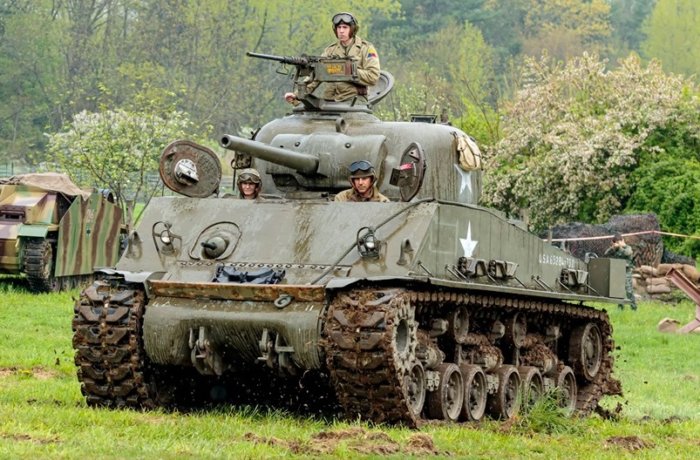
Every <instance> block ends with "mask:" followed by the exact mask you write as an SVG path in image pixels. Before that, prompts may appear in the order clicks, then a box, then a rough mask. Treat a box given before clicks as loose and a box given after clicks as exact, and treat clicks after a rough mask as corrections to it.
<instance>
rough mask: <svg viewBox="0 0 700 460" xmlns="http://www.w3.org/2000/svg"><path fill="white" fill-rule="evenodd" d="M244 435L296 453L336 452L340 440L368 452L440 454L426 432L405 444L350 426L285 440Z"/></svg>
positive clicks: (248, 439)
mask: <svg viewBox="0 0 700 460" xmlns="http://www.w3.org/2000/svg"><path fill="white" fill-rule="evenodd" d="M244 439H245V440H246V441H249V442H254V443H261V444H267V445H270V446H278V447H282V448H285V449H288V450H289V451H290V452H292V453H294V454H302V455H321V454H331V453H333V452H334V451H335V450H336V449H337V448H338V447H339V446H340V445H341V444H344V445H345V446H346V448H347V449H349V450H352V451H355V452H358V453H361V454H365V455H393V454H397V453H401V454H406V455H438V454H440V452H439V451H438V450H437V449H436V448H435V444H434V443H433V438H432V437H430V436H429V435H427V434H423V433H416V434H413V435H411V437H410V438H409V439H408V441H407V442H406V443H405V444H400V443H398V442H396V441H394V440H392V439H391V438H390V437H389V436H388V435H387V434H386V433H382V432H378V431H367V430H365V429H363V428H348V429H346V430H339V431H321V432H320V433H317V434H315V435H314V436H312V437H311V439H310V440H308V441H306V440H298V439H296V440H285V439H279V438H275V437H267V438H266V437H261V436H258V435H256V434H254V433H246V434H245V436H244Z"/></svg>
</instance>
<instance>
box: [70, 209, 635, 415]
mask: <svg viewBox="0 0 700 460" xmlns="http://www.w3.org/2000/svg"><path fill="white" fill-rule="evenodd" d="M183 215H186V216H187V219H183V218H182V216H183ZM348 216H351V217H348ZM370 234H371V238H368V237H369V236H370ZM163 236H165V238H163ZM222 241H223V242H224V243H222ZM270 241H274V242H275V244H270V243H269V242H270ZM203 242H204V243H216V244H208V246H209V247H205V246H206V245H205V246H202V243H203ZM370 242H371V243H372V244H368V243H370ZM166 243H168V244H166ZM617 262H618V261H614V260H608V259H598V260H597V261H594V263H591V264H588V265H587V264H585V263H584V262H582V261H580V260H577V259H574V258H573V257H571V256H570V255H568V254H566V253H564V252H562V251H560V250H558V249H557V248H554V247H552V246H549V245H547V244H546V243H544V242H543V241H541V240H540V239H538V238H536V237H535V236H533V235H531V234H529V233H528V232H527V231H525V230H523V229H522V228H520V227H518V226H517V225H514V224H512V223H509V222H508V221H506V220H505V219H503V218H501V217H500V216H499V215H497V214H495V213H494V212H492V211H490V210H487V209H484V208H480V207H477V206H470V205H460V204H456V203H446V202H434V201H431V202H428V201H426V202H414V203H366V204H362V205H358V204H356V203H329V202H323V203H321V202H294V203H290V202H277V201H266V202H259V203H251V202H246V201H243V200H221V199H211V200H209V199H204V200H201V199H200V200H197V199H190V198H161V199H158V200H156V202H155V203H152V204H151V206H149V208H148V209H147V210H146V213H145V214H144V216H143V219H142V223H141V224H140V226H139V228H138V229H137V232H136V233H135V234H134V235H132V237H131V240H130V247H129V248H128V249H127V252H126V253H125V255H124V256H123V257H122V259H121V260H120V262H119V264H118V265H117V270H115V271H114V272H111V276H109V277H108V278H111V280H105V281H101V282H97V283H95V284H94V285H93V286H91V287H90V288H88V289H86V290H85V291H83V293H82V294H81V297H80V299H79V300H78V302H77V303H76V306H75V319H74V322H73V329H74V331H75V334H74V339H73V344H74V347H75V349H76V363H77V365H78V366H79V371H78V376H79V380H80V381H81V388H82V392H83V394H84V395H85V396H86V399H87V401H88V404H90V405H105V406H132V407H155V406H159V405H164V406H170V405H178V404H181V403H183V402H187V401H186V400H189V399H191V397H192V392H193V391H195V392H202V394H203V396H204V397H206V396H207V394H208V391H207V389H208V388H210V384H211V383H212V382H222V381H225V380H226V381H228V382H229V383H230V382H233V383H234V388H235V382H239V381H242V380H245V379H244V377H247V376H249V375H251V374H252V375H255V376H262V377H261V379H263V380H264V379H265V378H266V376H273V375H276V376H278V378H279V379H281V381H283V382H287V383H289V384H290V385H289V387H290V388H292V389H294V388H296V393H297V394H296V397H297V398H298V399H299V400H300V403H301V404H304V403H305V401H304V399H305V398H307V399H308V398H318V395H317V394H314V393H315V392H316V389H317V388H319V391H320V388H325V387H330V390H331V391H330V393H331V395H332V398H331V399H335V400H337V401H338V402H339V403H340V405H341V406H342V408H343V409H344V411H345V412H346V414H347V415H348V416H349V417H352V418H357V417H361V418H364V419H368V420H371V421H374V422H387V423H399V424H405V425H409V426H418V425H420V423H421V422H422V421H423V420H425V419H443V420H451V421H473V420H479V419H481V418H482V417H484V416H486V415H490V416H492V417H496V418H509V417H512V416H513V415H514V414H516V413H517V412H518V410H519V408H520V405H521V402H524V403H526V404H527V403H530V402H532V401H533V400H535V399H536V398H537V397H539V396H540V395H542V394H543V393H544V392H545V391H547V390H549V389H558V390H560V391H559V393H560V395H561V403H562V405H563V406H564V407H566V408H568V409H569V410H570V411H572V412H573V411H579V412H582V413H587V412H590V411H591V410H593V409H594V408H595V407H596V406H597V404H598V402H599V400H600V399H601V398H602V397H603V396H604V395H614V394H619V393H620V385H619V382H618V381H617V380H615V379H614V378H613V377H612V375H611V373H612V364H613V358H612V350H613V348H614V345H613V340H612V328H611V325H610V322H609V320H608V317H607V314H606V313H605V311H604V310H598V309H595V308H592V307H588V306H584V305H583V302H587V301H602V302H614V303H619V302H620V301H621V299H622V298H623V297H624V289H623V288H622V286H623V284H622V283H619V280H617V279H616V278H615V277H616V276H617V275H616V274H617V273H620V270H618V269H619V268H620V267H616V266H615V264H616V263H617ZM217 267H229V268H231V272H232V273H234V274H235V275H236V276H239V275H240V274H241V273H245V274H247V275H248V278H245V280H247V281H248V282H247V283H240V282H233V283H229V282H216V283H215V282H213V279H214V277H215V274H216V272H217ZM234 269H235V270H234ZM219 270H220V274H221V268H219ZM282 270H284V274H283V275H282V274H281V272H282ZM271 273H273V274H274V273H277V274H278V275H280V276H279V279H281V282H280V283H277V284H256V283H257V282H261V279H260V278H255V276H258V275H259V276H263V277H264V276H270V274H271ZM224 274H225V273H224ZM234 279H237V280H238V281H241V280H242V279H244V278H241V279H238V278H235V277H234ZM219 281H221V278H220V279H219ZM266 369H267V371H266ZM308 375H313V379H312V380H311V381H309V379H308ZM184 376H187V378H184ZM305 378H306V381H304V385H305V388H306V389H307V391H306V392H303V391H301V390H300V389H299V388H300V387H299V386H297V384H298V383H299V382H300V381H302V380H304V379H305ZM309 388H310V389H311V390H310V393H309V391H308V389H309ZM294 391H295V390H292V393H293V392H294ZM268 396H273V395H267V396H261V395H258V396H256V397H259V398H265V397H268ZM258 402H259V403H263V404H264V403H266V402H268V401H264V400H259V401H258ZM306 402H307V403H308V402H309V401H306Z"/></svg>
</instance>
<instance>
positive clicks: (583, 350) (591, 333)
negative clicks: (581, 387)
mask: <svg viewBox="0 0 700 460" xmlns="http://www.w3.org/2000/svg"><path fill="white" fill-rule="evenodd" d="M569 360H570V361H571V364H572V366H573V369H574V372H575V374H576V375H578V376H581V377H583V378H584V379H586V380H587V381H589V382H592V381H593V379H594V378H595V376H596V375H598V371H599V370H600V366H601V365H602V363H603V336H602V334H601V333H600V329H598V326H596V325H595V324H594V323H586V324H584V325H582V326H579V327H577V328H576V329H574V331H573V332H572V334H571V339H570V340H569Z"/></svg>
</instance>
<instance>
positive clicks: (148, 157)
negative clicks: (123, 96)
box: [48, 110, 192, 223]
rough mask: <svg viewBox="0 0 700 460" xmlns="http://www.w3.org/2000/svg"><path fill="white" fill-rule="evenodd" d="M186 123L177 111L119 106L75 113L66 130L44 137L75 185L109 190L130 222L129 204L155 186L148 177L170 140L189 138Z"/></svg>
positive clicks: (131, 208)
mask: <svg viewBox="0 0 700 460" xmlns="http://www.w3.org/2000/svg"><path fill="white" fill-rule="evenodd" d="M191 126H192V124H191V122H190V121H189V119H188V117H187V115H186V114H185V113H183V112H179V111H173V112H171V113H170V116H169V117H168V118H167V119H165V118H162V117H160V116H158V115H154V114H150V113H143V112H142V113H136V112H127V111H124V110H115V111H104V112H99V113H89V112H80V113H78V114H76V115H75V117H74V118H73V120H72V122H71V123H70V124H69V126H68V127H67V129H66V130H65V131H62V132H58V133H54V134H51V135H49V146H48V150H49V153H51V154H52V157H53V158H54V159H55V161H56V163H57V164H58V166H59V167H60V169H62V170H64V171H66V172H67V173H68V174H69V175H70V176H71V177H72V178H73V180H74V181H75V182H76V183H78V184H79V185H81V186H95V187H98V188H108V189H110V190H111V191H112V192H113V193H114V194H115V196H116V198H117V200H118V201H119V203H120V205H121V206H122V207H123V209H125V210H126V215H127V216H128V221H129V223H133V211H134V204H135V203H136V202H137V201H144V200H146V201H147V200H148V199H150V198H151V197H152V196H153V194H154V193H155V192H156V191H157V189H158V187H159V184H158V183H149V182H148V181H147V175H148V174H153V173H156V172H157V171H158V162H159V159H160V154H161V152H162V151H163V149H164V148H165V147H166V146H167V145H168V144H169V143H170V142H172V141H173V140H175V139H181V138H185V137H191V134H192V133H191ZM86 175H87V176H86Z"/></svg>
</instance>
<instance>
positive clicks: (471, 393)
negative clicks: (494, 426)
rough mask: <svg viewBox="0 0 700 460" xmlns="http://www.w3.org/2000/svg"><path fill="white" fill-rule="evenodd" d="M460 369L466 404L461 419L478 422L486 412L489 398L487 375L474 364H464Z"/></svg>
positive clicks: (463, 406) (463, 405)
mask: <svg viewBox="0 0 700 460" xmlns="http://www.w3.org/2000/svg"><path fill="white" fill-rule="evenodd" d="M459 368H460V370H461V371H462V379H463V380H464V403H463V404H462V411H461V414H460V419H461V420H465V421H470V422H478V421H479V420H481V419H482V418H483V416H484V413H485V412H486V399H487V398H488V388H487V386H486V374H484V371H483V370H481V368H480V367H479V366H475V365H473V364H464V365H462V366H460V367H459Z"/></svg>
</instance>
